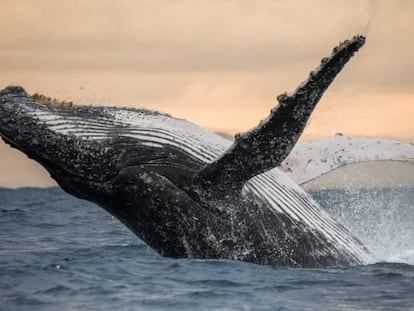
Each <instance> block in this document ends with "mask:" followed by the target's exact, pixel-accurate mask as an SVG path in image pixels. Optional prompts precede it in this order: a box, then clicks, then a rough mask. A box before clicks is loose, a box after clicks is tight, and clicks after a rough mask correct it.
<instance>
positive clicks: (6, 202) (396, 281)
mask: <svg viewBox="0 0 414 311" xmlns="http://www.w3.org/2000/svg"><path fill="white" fill-rule="evenodd" d="M378 191H379V193H380V194H378V193H374V194H375V195H373V197H371V199H369V200H368V199H367V200H366V201H370V202H371V203H372V204H371V205H370V204H368V205H369V206H370V208H371V207H372V205H376V207H375V209H372V210H371V212H369V209H368V211H367V208H366V207H364V206H365V205H364V204H365V201H364V198H365V199H366V198H367V197H369V196H370V193H369V191H368V192H365V193H364V191H362V192H358V193H349V192H347V191H327V192H318V193H315V194H314V195H315V197H316V198H317V200H319V201H321V202H322V203H324V204H327V205H329V206H332V205H335V207H334V208H332V207H331V209H332V210H331V213H333V214H335V215H336V217H339V218H340V220H341V221H342V222H344V223H346V222H350V223H352V224H354V227H356V228H359V226H360V225H361V223H364V224H366V225H367V226H368V227H369V226H371V227H369V228H371V230H369V231H370V232H371V231H372V230H374V229H373V228H376V229H375V230H377V231H375V230H374V231H375V232H381V234H382V237H383V240H384V241H386V243H385V242H384V248H386V249H388V248H390V247H391V248H392V251H388V253H390V257H389V258H382V259H381V260H389V259H393V258H395V261H400V263H396V262H388V263H384V262H383V263H376V264H371V265H367V266H357V267H340V268H327V269H292V268H285V267H263V266H258V265H253V264H248V263H243V262H237V261H229V260H190V259H188V260H174V259H169V258H161V257H160V256H158V255H157V254H155V253H154V252H153V251H151V250H150V249H149V248H148V247H147V246H146V245H145V244H143V243H142V242H141V241H139V240H138V239H137V238H136V237H135V236H133V235H132V234H131V233H129V232H128V230H127V229H125V228H124V227H123V225H121V224H119V223H118V221H117V220H115V219H113V218H112V217H111V216H110V215H109V214H107V213H106V212H104V211H103V210H101V209H100V208H99V207H97V206H95V205H92V204H90V203H87V202H85V201H81V200H77V199H74V198H72V197H70V196H69V195H67V194H65V193H63V192H62V191H61V190H59V189H56V188H52V189H19V190H7V189H0V309H1V310H414V265H413V264H414V262H413V261H414V256H413V255H412V254H413V250H414V238H412V239H410V237H412V234H413V232H414V229H413V228H411V227H413V224H414V218H413V217H414V211H413V206H414V194H413V190H412V189H403V190H400V192H398V194H395V193H393V192H387V191H386V190H378ZM358 196H359V197H358ZM355 197H356V198H357V199H356V201H355V200H354V198H355ZM374 198H375V199H378V201H379V203H378V202H375V199H374ZM396 200H397V201H398V200H399V202H397V203H395V202H396ZM327 202H328V203H327ZM359 202H363V204H359ZM390 202H392V204H393V212H392V213H391V214H387V215H388V217H387V218H389V219H390V222H391V223H390V224H387V223H386V222H385V223H384V221H383V219H382V218H381V216H378V215H381V214H382V213H381V210H382V211H383V212H384V211H387V210H389V209H390V206H391V205H392V204H391V203H390ZM361 206H362V210H360V211H359V212H356V211H357V210H358V209H360V207H361ZM374 210H375V212H374ZM358 213H360V214H359V215H360V216H361V215H362V216H361V217H358ZM370 213H373V214H374V216H373V217H372V221H369V219H370V217H369V214H370ZM390 215H393V217H390ZM363 217H365V220H366V221H364V220H362V219H361V218H363ZM379 219H381V221H379ZM355 222H357V224H355ZM358 222H359V223H358ZM372 222H373V223H374V224H372ZM398 222H399V223H398ZM358 224H359V225H358ZM375 224H376V226H377V227H380V228H377V227H376V226H375ZM407 224H408V225H407ZM409 225H410V226H409ZM381 227H382V230H381ZM394 228H395V229H394ZM398 231H399V232H400V233H401V236H402V237H403V238H401V239H402V241H401V240H398V239H399V236H398V234H397V233H396V232H398ZM361 232H362V233H361ZM357 234H360V235H361V237H360V238H361V239H365V242H368V244H370V243H371V244H372V245H374V246H375V247H376V251H379V250H381V245H380V244H381V242H380V241H378V240H381V239H377V240H375V239H374V240H375V241H372V235H368V236H363V235H364V233H363V230H362V229H361V230H360V231H358V230H357ZM387 235H388V236H387ZM401 245H402V246H401ZM398 247H402V249H398ZM382 251H383V253H382V254H381V252H380V251H379V253H380V255H379V257H381V256H383V255H384V254H387V250H382ZM410 254H411V255H410ZM393 256H394V257H393ZM393 260H394V259H393ZM391 261H392V260H391ZM404 262H405V263H404Z"/></svg>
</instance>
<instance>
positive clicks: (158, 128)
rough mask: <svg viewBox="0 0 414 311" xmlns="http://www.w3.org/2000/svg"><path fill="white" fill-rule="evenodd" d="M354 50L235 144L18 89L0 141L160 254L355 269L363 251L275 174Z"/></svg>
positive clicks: (144, 114) (343, 49)
mask: <svg viewBox="0 0 414 311" xmlns="http://www.w3.org/2000/svg"><path fill="white" fill-rule="evenodd" d="M364 42H365V38H364V37H363V36H355V37H353V38H352V39H350V40H346V41H345V42H342V43H341V44H340V45H338V46H337V47H335V48H334V49H333V51H332V53H331V54H330V56H328V57H326V58H323V59H322V61H321V63H320V65H319V66H318V67H317V68H316V69H315V70H313V71H312V72H311V73H310V75H309V77H308V78H307V79H306V80H305V81H304V82H303V83H302V84H300V85H299V87H298V88H297V89H296V90H295V91H293V92H290V93H284V94H282V95H279V96H278V98H277V99H278V105H277V106H276V107H275V108H274V109H272V110H271V113H270V115H269V116H268V117H267V118H266V119H265V120H263V121H261V122H260V124H259V125H258V126H257V127H255V128H253V129H251V130H249V131H247V132H245V133H241V134H239V135H236V137H235V141H234V142H233V143H232V142H230V141H228V140H226V139H224V138H222V137H219V136H218V135H215V134H213V133H211V132H209V131H207V130H205V129H202V128H200V127H198V126H196V125H194V124H192V123H190V122H187V121H185V120H181V119H178V118H174V117H172V116H170V115H168V114H163V113H160V112H155V111H149V110H145V109H127V108H117V107H96V106H76V105H71V104H70V103H64V102H63V103H59V102H57V101H53V100H51V99H49V98H47V97H44V96H39V95H36V96H30V95H29V94H27V92H26V91H25V90H24V89H23V88H22V87H19V86H10V87H7V88H5V89H4V90H2V91H1V92H0V135H1V137H2V138H3V140H4V141H5V142H6V143H8V144H9V145H10V146H11V147H13V148H17V149H18V150H20V151H22V152H23V153H25V154H26V155H27V156H28V157H29V158H31V159H34V160H35V161H37V162H39V163H40V164H41V165H42V166H43V167H44V168H45V169H46V170H47V171H48V172H49V173H50V175H51V177H52V178H54V179H55V180H56V181H57V183H58V184H59V185H60V186H61V187H62V188H63V189H64V190H65V191H66V192H68V193H69V194H72V195H74V196H76V197H78V198H81V199H85V200H89V201H91V202H94V203H96V204H98V205H99V206H101V207H102V208H104V209H105V210H106V211H108V212H109V213H110V214H112V215H113V216H114V217H116V218H117V219H119V220H120V221H121V222H122V223H123V224H125V225H126V226H127V227H128V228H129V229H130V230H131V231H132V232H133V233H134V234H135V235H137V236H138V237H139V238H140V239H142V240H143V241H144V242H145V243H147V245H149V246H150V247H151V248H152V249H154V250H155V251H157V252H158V253H159V254H160V255H162V256H168V257H173V258H206V259H207V258H211V259H213V258H222V259H235V260H242V261H247V262H251V263H256V264H262V265H286V266H293V267H322V266H329V265H350V264H364V263H366V262H368V261H369V260H370V254H369V252H368V250H367V249H366V248H365V247H364V245H362V244H361V242H359V241H358V240H357V239H356V238H354V237H352V236H351V235H350V233H349V232H348V231H347V230H346V229H345V228H344V227H343V226H341V225H340V224H338V223H337V222H336V221H335V220H334V219H332V218H331V217H330V216H329V215H328V214H327V213H326V212H325V211H324V210H323V209H321V208H320V207H319V206H318V205H317V204H316V203H315V201H313V200H312V198H311V197H310V196H309V195H308V194H307V193H306V192H305V191H304V190H302V189H301V188H300V187H299V186H298V185H297V184H296V183H295V182H293V181H292V180H291V179H290V178H288V177H287V176H286V175H285V174H284V173H282V172H281V171H280V170H279V169H278V168H277V166H278V165H279V164H280V163H281V162H282V161H283V160H284V159H285V158H286V156H287V155H288V154H289V152H290V151H291V149H292V148H293V146H294V145H295V143H296V142H297V140H298V139H299V136H300V134H301V133H302V131H303V129H304V128H305V126H306V123H307V121H308V119H309V117H310V115H311V113H312V111H313V109H314V108H315V106H316V104H317V103H318V101H319V99H320V98H321V96H322V94H323V93H324V91H325V90H326V89H327V88H328V86H329V85H330V84H331V82H332V81H333V80H334V78H335V77H336V75H337V74H338V73H339V72H340V71H341V69H342V68H343V67H344V65H345V63H347V62H348V60H349V59H350V58H351V57H352V56H353V54H354V53H355V52H356V51H357V50H358V49H359V48H360V47H361V46H362V45H363V44H364Z"/></svg>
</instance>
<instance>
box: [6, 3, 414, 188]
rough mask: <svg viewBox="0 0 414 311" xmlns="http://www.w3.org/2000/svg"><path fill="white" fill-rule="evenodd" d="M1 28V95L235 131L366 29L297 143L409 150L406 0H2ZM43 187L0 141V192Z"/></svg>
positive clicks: (412, 135)
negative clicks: (368, 140)
mask: <svg viewBox="0 0 414 311" xmlns="http://www.w3.org/2000/svg"><path fill="white" fill-rule="evenodd" d="M0 27H1V29H2V30H1V32H0V70H1V74H0V88H3V87H6V86H8V85H21V86H23V87H24V88H25V89H26V90H27V91H28V92H29V93H35V92H37V93H42V94H45V95H47V96H50V97H54V98H58V99H61V100H72V101H73V102H74V103H75V104H88V105H89V104H92V105H111V106H114V105H117V106H133V107H146V108H151V109H156V110H160V111H163V112H168V113H170V114H172V115H174V116H177V117H181V118H185V119H187V120H189V121H191V122H194V123H196V124H199V125H201V126H203V127H206V128H208V129H210V130H212V131H216V132H223V133H228V134H231V135H234V134H235V133H237V132H239V131H246V130H248V129H249V128H251V127H253V126H255V125H256V124H257V123H258V121H259V120H260V119H263V118H264V117H266V116H267V114H268V113H269V111H270V109H271V108H272V107H273V106H275V104H276V97H277V95H278V94H281V93H283V92H285V91H291V90H294V89H295V88H296V87H297V85H298V84H299V83H300V82H301V81H303V80H304V79H305V78H306V77H307V76H308V73H309V72H310V71H311V70H312V69H313V68H314V67H316V66H317V65H318V64H319V62H320V59H321V58H323V57H324V56H327V55H329V54H330V52H331V50H332V48H333V47H334V46H335V45H337V44H338V43H339V42H340V41H343V40H345V39H347V38H350V37H352V36H353V35H355V34H363V35H365V36H366V37H367V42H366V45H365V46H364V47H363V48H362V49H361V50H360V52H358V53H357V54H356V56H355V57H354V58H353V59H352V60H351V61H350V63H348V64H347V66H346V67H345V69H344V70H343V72H341V73H340V75H339V76H338V77H337V79H336V80H335V81H334V83H333V84H332V85H331V87H330V88H329V89H328V91H327V92H326V93H325V95H324V97H323V98H322V100H321V102H320V103H319V105H318V107H317V109H316V110H315V112H314V114H313V116H312V119H311V121H310V122H309V125H308V127H307V128H306V130H305V132H304V134H303V136H302V140H316V139H320V138H323V137H330V136H333V135H334V134H335V133H338V132H341V133H343V134H345V135H347V136H358V137H384V138H393V139H399V140H404V141H410V142H414V122H413V121H412V119H413V117H414V57H413V55H414V52H413V49H414V42H413V40H412V38H414V1H411V0H394V1H385V0H384V1H373V0H353V1H348V0H313V1H310V0H292V1H278V0H255V1H253V0H250V1H247V0H220V1H218V0H197V1H194V0H148V1H144V0H99V1H98V0H96V1H81V0H74V1H57V0H37V1H32V0H18V1H16V0H1V1H0ZM50 184H52V182H51V180H50V179H49V178H48V177H47V174H46V173H45V172H44V171H43V170H42V169H41V168H39V167H38V166H36V164H34V163H33V162H32V161H29V160H27V159H26V158H25V156H24V155H21V154H19V153H18V152H17V151H14V150H12V149H11V148H10V147H8V146H7V145H5V144H4V143H3V142H1V143H0V186H9V187H17V186H22V185H25V186H26V185H40V186H45V185H50Z"/></svg>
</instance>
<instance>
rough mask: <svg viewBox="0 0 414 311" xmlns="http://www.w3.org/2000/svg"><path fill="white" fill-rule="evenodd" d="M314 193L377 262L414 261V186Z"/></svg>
mask: <svg viewBox="0 0 414 311" xmlns="http://www.w3.org/2000/svg"><path fill="white" fill-rule="evenodd" d="M312 196H314V197H315V199H316V200H317V201H318V202H319V203H320V204H321V205H322V206H323V207H324V208H325V209H326V210H327V211H328V212H329V213H331V215H332V216H333V217H334V218H336V219H337V220H338V221H339V222H340V223H342V224H343V225H344V226H345V227H346V228H347V229H348V230H350V231H351V233H352V234H353V235H354V236H356V237H357V238H358V239H360V240H361V242H362V243H364V245H366V246H367V248H368V249H369V250H370V251H371V252H372V253H373V255H374V256H375V259H376V260H375V261H376V262H400V263H407V264H414V227H413V226H412V224H413V223H414V205H413V202H414V189H413V188H373V189H341V190H322V191H317V192H313V193H312Z"/></svg>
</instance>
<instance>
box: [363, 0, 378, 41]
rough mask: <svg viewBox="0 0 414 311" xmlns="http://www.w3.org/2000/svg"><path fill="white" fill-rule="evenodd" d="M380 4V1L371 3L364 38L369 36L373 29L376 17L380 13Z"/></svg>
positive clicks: (373, 0)
mask: <svg viewBox="0 0 414 311" xmlns="http://www.w3.org/2000/svg"><path fill="white" fill-rule="evenodd" d="M379 4H380V2H379V1H378V0H371V1H369V4H368V5H369V9H368V10H369V17H368V21H367V23H366V25H365V27H364V30H363V31H362V33H361V34H362V35H363V36H365V37H366V36H367V35H368V32H369V30H370V29H371V26H372V23H373V21H374V20H375V17H376V15H377V12H378V7H379Z"/></svg>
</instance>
